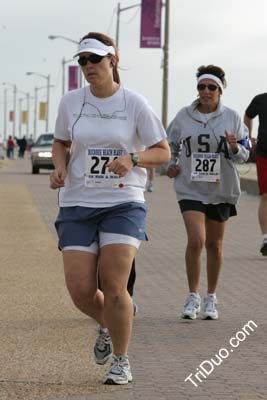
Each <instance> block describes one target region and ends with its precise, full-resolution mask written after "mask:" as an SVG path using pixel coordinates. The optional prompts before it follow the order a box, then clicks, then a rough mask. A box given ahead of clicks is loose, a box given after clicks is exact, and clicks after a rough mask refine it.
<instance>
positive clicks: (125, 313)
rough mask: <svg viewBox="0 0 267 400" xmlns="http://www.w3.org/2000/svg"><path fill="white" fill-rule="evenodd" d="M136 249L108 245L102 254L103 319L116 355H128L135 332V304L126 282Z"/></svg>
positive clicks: (100, 265) (100, 264)
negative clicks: (133, 330)
mask: <svg viewBox="0 0 267 400" xmlns="http://www.w3.org/2000/svg"><path fill="white" fill-rule="evenodd" d="M135 254H136V249H135V248H134V247H133V246H130V245H126V244H113V245H106V246H104V247H102V248H101V251H100V263H99V276H100V280H101V285H102V289H103V293H104V298H105V301H104V319H105V322H106V325H107V327H108V330H109V333H110V336H111V339H112V344H113V349H114V350H113V352H114V354H115V355H116V356H120V355H126V354H127V352H128V345H129V341H130V337H131V332H132V320H133V304H132V300H131V297H130V296H129V293H128V291H127V282H128V278H129V274H130V270H131V266H132V262H133V259H134V257H135Z"/></svg>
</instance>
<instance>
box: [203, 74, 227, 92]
mask: <svg viewBox="0 0 267 400" xmlns="http://www.w3.org/2000/svg"><path fill="white" fill-rule="evenodd" d="M203 79H212V80H213V81H215V82H216V83H218V85H219V87H220V89H221V91H223V83H222V81H221V80H220V78H218V77H217V76H216V75H212V74H203V75H200V77H199V78H198V79H197V83H199V82H200V81H202V80H203Z"/></svg>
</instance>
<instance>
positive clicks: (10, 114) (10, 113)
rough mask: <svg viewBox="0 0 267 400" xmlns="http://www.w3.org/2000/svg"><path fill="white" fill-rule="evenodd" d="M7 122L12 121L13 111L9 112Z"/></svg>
mask: <svg viewBox="0 0 267 400" xmlns="http://www.w3.org/2000/svg"><path fill="white" fill-rule="evenodd" d="M9 121H10V122H12V121H14V111H9Z"/></svg>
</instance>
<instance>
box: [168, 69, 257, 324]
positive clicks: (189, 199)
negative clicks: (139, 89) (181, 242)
mask: <svg viewBox="0 0 267 400" xmlns="http://www.w3.org/2000/svg"><path fill="white" fill-rule="evenodd" d="M196 77H197V91H198V98H197V100H195V101H194V102H193V103H192V104H191V105H190V106H187V107H184V108H182V109H181V110H180V111H179V112H178V113H177V115H176V116H175V118H174V120H173V121H172V122H171V124H170V126H169V128H168V129H167V133H168V139H169V144H170V147H171V154H172V159H171V162H170V163H168V164H167V166H166V168H167V171H166V172H167V175H168V177H170V178H174V189H175V192H176V196H177V200H178V203H179V206H180V210H181V213H182V216H183V219H184V224H185V228H186V232H187V239H188V243H187V247H186V253H185V261H186V271H187V278H188V285H189V292H190V293H189V295H188V297H187V299H186V301H185V305H184V307H183V309H182V313H181V317H182V318H188V319H196V317H197V315H198V313H199V312H200V308H201V298H200V295H199V279H200V272H201V263H202V262H201V257H202V251H203V247H204V246H205V247H206V252H207V280H208V285H207V295H206V297H205V298H204V305H203V319H217V318H218V310H217V296H216V288H217V284H218V279H219V273H220V270H221V267H222V259H223V256H222V251H223V238H224V232H225V224H226V221H227V220H228V218H229V217H232V216H234V215H236V214H237V213H236V204H237V202H238V199H239V196H240V183H239V174H238V171H237V169H236V166H235V162H238V161H240V162H244V161H246V160H247V159H248V157H249V152H248V150H247V149H246V148H245V147H244V145H245V144H246V140H247V139H246V136H247V130H246V127H245V125H244V124H243V123H242V121H241V118H240V117H239V115H238V114H237V112H236V111H234V110H232V109H230V108H228V107H225V106H224V105H223V104H222V102H221V96H222V94H223V90H224V88H225V87H226V81H225V73H224V71H223V70H222V68H220V67H218V66H215V65H208V66H201V67H199V68H198V70H197V73H196Z"/></svg>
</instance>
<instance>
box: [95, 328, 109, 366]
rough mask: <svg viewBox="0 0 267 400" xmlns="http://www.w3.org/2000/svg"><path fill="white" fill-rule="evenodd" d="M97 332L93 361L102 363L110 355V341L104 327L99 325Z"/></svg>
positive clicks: (104, 362)
mask: <svg viewBox="0 0 267 400" xmlns="http://www.w3.org/2000/svg"><path fill="white" fill-rule="evenodd" d="M98 332H99V335H98V337H97V339H96V342H95V345H94V355H95V362H96V363H97V364H100V365H104V364H106V362H107V361H108V359H109V358H110V357H111V355H112V341H111V337H110V334H109V332H108V330H107V329H106V328H102V326H100V325H99V328H98Z"/></svg>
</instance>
